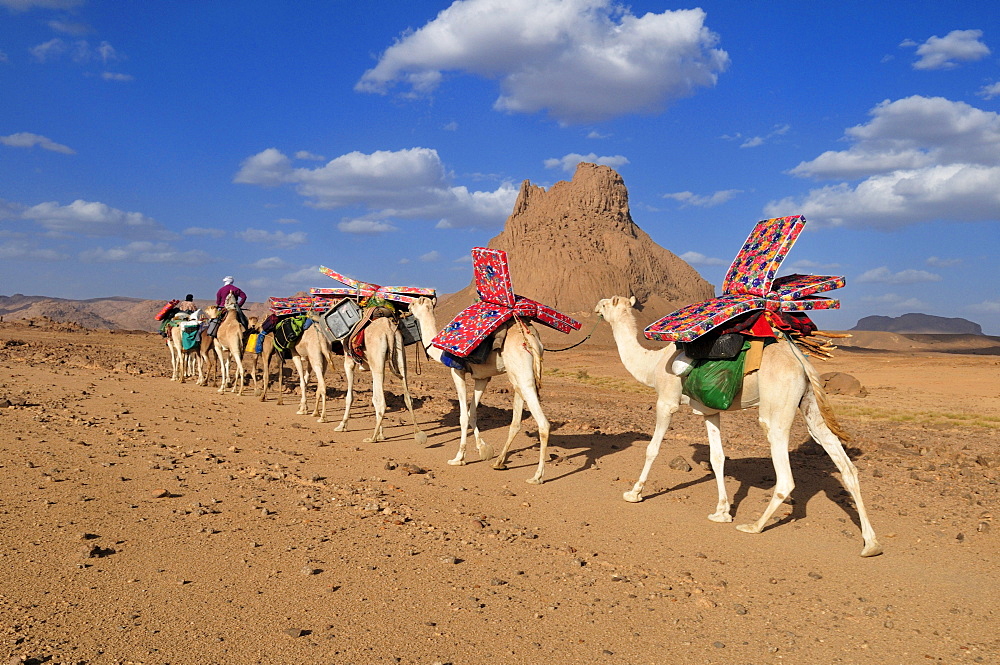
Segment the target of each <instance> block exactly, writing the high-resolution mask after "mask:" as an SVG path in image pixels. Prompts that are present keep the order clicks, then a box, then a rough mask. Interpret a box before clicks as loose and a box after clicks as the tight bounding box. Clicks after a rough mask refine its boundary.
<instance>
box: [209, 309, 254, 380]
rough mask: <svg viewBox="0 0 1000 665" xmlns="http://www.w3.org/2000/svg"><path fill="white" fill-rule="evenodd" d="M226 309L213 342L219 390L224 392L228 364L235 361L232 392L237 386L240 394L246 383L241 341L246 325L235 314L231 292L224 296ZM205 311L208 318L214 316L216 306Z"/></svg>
mask: <svg viewBox="0 0 1000 665" xmlns="http://www.w3.org/2000/svg"><path fill="white" fill-rule="evenodd" d="M226 310H227V312H226V318H225V319H223V320H222V323H221V324H219V330H218V332H217V333H216V335H215V342H214V344H213V347H214V348H215V353H216V355H217V356H218V357H219V373H220V374H222V382H221V385H220V386H219V392H220V393H224V392H226V388H228V387H229V369H230V367H229V365H230V362H232V361H235V362H236V378H235V379H234V380H233V388H232V392H234V393H235V392H237V387H238V388H239V391H238V394H240V395H242V394H243V387H244V384H245V383H246V381H245V379H246V377H245V372H244V369H243V343H244V338H245V335H244V333H246V326H244V325H243V323H242V322H240V320H239V317H238V316H237V305H236V298H235V297H233V294H231V293H230V294H228V295H227V296H226ZM205 313H206V314H208V316H209V317H210V318H215V316H216V315H217V314H218V308H217V307H216V306H215V305H210V306H209V307H206V308H205Z"/></svg>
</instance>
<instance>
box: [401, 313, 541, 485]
mask: <svg viewBox="0 0 1000 665" xmlns="http://www.w3.org/2000/svg"><path fill="white" fill-rule="evenodd" d="M410 312H411V313H412V314H413V316H415V317H417V322H418V323H419V324H420V336H421V338H422V339H423V340H424V342H422V344H423V346H424V351H426V352H427V355H428V356H430V357H431V358H432V359H433V360H437V361H438V362H440V361H441V356H442V351H441V349H439V348H437V347H434V346H431V345H430V343H429V341H428V340H431V339H433V338H434V336H435V335H436V334H437V332H438V327H437V322H436V321H435V317H434V302H433V301H432V300H430V299H429V298H419V299H417V301H416V302H414V303H412V304H411V305H410ZM543 351H544V349H543V347H542V341H541V340H540V339H539V338H538V333H537V332H536V331H535V329H534V327H532V326H531V325H529V324H526V323H524V322H523V321H521V320H518V321H517V322H515V323H514V324H513V325H511V326H510V328H509V329H508V330H507V335H506V337H505V338H504V341H503V346H502V347H501V349H500V350H499V351H492V352H491V353H490V355H489V356H488V357H487V358H486V362H485V363H483V364H478V365H476V364H470V365H468V369H467V370H459V369H455V368H451V377H452V380H453V381H454V382H455V390H456V391H457V393H458V404H459V409H460V411H459V422H460V427H461V430H462V433H461V439H460V441H459V444H458V454H456V455H455V457H454V458H453V459H450V460H448V464H452V465H456V466H457V465H462V464H465V448H466V443H467V440H468V439H467V431H468V428H469V425H470V424H471V426H472V432H473V435H474V436H475V439H476V449H477V450H478V451H479V458H480V459H481V460H488V459H491V458H492V457H493V448H492V446H490V445H489V444H488V443H486V442H485V441H483V439H482V437H481V436H480V434H479V426H478V425H477V423H476V409H477V407H478V406H479V401H480V400H481V399H482V396H483V392H484V391H485V390H486V386H487V385H488V384H489V382H490V379H492V378H493V377H494V376H499V375H500V374H507V379H508V380H509V381H510V384H511V386H513V388H514V404H513V410H512V416H513V419H512V420H511V423H510V429H509V430H508V432H507V441H506V442H505V443H504V446H503V449H502V450H501V451H500V455H499V456H497V458H496V461H495V462H494V463H493V468H494V469H498V470H504V469H506V468H507V454H508V452H509V451H510V446H511V443H512V442H513V441H514V437H515V436H517V433H518V432H519V431H520V430H521V418H522V416H523V414H524V406H525V404H527V406H528V411H529V412H530V413H531V415H532V416H533V417H534V418H535V422H536V423H537V424H538V441H539V453H538V468H537V469H536V471H535V474H534V475H533V476H532V477H531V478H528V479H527V480H526V481H525V482H528V483H530V484H533V485H540V484H542V482H543V479H544V475H545V457H546V452H547V448H548V444H549V430H550V426H549V421H548V419H547V418H546V417H545V414H544V413H543V412H542V404H541V400H540V399H539V396H538V393H539V389H540V387H541V376H542V353H543ZM469 376H471V377H472V379H473V382H474V387H473V398H472V404H471V406H470V404H469V400H468V392H467V390H466V385H465V379H466V377H469Z"/></svg>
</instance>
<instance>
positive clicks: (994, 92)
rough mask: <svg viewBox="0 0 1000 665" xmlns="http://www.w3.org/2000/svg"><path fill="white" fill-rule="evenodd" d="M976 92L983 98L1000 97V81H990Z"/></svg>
mask: <svg viewBox="0 0 1000 665" xmlns="http://www.w3.org/2000/svg"><path fill="white" fill-rule="evenodd" d="M976 94H977V95H979V96H980V97H982V98H983V99H993V98H994V97H1000V81H998V82H997V83H990V84H988V85H984V86H983V87H982V88H980V89H979V90H978V91H976Z"/></svg>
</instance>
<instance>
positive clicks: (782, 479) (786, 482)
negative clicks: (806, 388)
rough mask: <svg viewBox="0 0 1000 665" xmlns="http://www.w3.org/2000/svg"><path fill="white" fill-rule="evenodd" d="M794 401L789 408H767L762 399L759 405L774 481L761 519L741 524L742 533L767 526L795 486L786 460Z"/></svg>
mask: <svg viewBox="0 0 1000 665" xmlns="http://www.w3.org/2000/svg"><path fill="white" fill-rule="evenodd" d="M794 404H795V402H792V403H791V404H790V405H789V406H791V408H788V406H785V405H782V406H780V407H779V408H776V409H769V408H767V407H768V405H767V404H765V403H764V401H763V399H762V400H761V404H760V406H759V407H758V408H759V410H760V414H759V416H758V418H757V419H758V421H759V422H760V425H761V427H763V428H764V433H765V434H766V435H767V440H768V442H769V443H770V445H771V462H772V463H773V464H774V476H775V479H776V480H775V483H774V492H773V493H772V494H771V500H770V501H769V502H768V504H767V507H766V508H764V512H763V513H762V514H761V516H760V518H759V519H758V520H757V521H756V522H754V523H752V524H740V525H738V526H737V527H736V528H737V529H739V530H740V531H743V532H744V533H760V532H761V531H763V529H764V526H765V525H767V521H768V520H769V519H771V516H772V515H774V511H776V510H777V509H778V506H780V505H781V504H782V503H783V502H784V501H785V500H786V499H787V498H788V497H789V496H790V495H791V493H792V490H793V489H794V488H795V480H794V479H793V478H792V465H791V463H790V462H789V460H788V437H789V436H790V434H791V429H792V419H793V418H794V416H795V411H794V408H795V407H794Z"/></svg>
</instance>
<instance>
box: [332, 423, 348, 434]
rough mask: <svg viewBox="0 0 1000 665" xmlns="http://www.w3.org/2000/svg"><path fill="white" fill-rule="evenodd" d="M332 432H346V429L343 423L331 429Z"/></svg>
mask: <svg viewBox="0 0 1000 665" xmlns="http://www.w3.org/2000/svg"><path fill="white" fill-rule="evenodd" d="M333 431H334V432H346V431H347V427H345V426H344V423H340V424H339V425H337V426H336V427H334V428H333Z"/></svg>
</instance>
